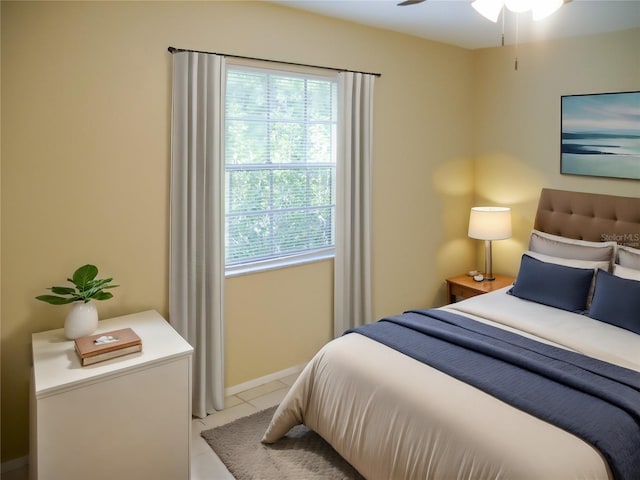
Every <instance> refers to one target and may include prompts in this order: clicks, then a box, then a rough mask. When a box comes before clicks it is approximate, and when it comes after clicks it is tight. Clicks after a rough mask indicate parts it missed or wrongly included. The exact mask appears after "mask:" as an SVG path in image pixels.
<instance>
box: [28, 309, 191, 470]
mask: <svg viewBox="0 0 640 480" xmlns="http://www.w3.org/2000/svg"><path fill="white" fill-rule="evenodd" d="M126 327H131V328H132V329H133V330H134V331H135V332H136V333H137V334H138V335H139V336H140V338H141V339H142V352H139V353H133V354H129V355H126V356H122V357H119V358H114V359H111V360H107V361H105V362H101V363H96V364H94V365H89V366H86V367H81V366H80V361H79V359H78V356H77V355H76V353H75V351H74V343H73V341H70V340H67V339H66V338H65V337H64V330H63V329H59V330H51V331H48V332H41V333H35V334H33V336H32V342H33V370H32V378H31V406H30V443H31V452H30V474H31V479H32V480H35V479H39V480H81V479H82V480H85V479H92V480H113V479H118V480H128V479H132V480H133V479H136V480H138V479H154V480H188V479H189V466H190V459H189V448H190V437H191V434H190V429H191V354H192V352H193V349H192V347H191V346H190V345H189V344H188V343H187V342H186V341H185V340H184V339H183V338H182V337H181V336H180V335H178V333H177V332H176V331H175V330H174V329H173V328H172V327H171V325H169V323H167V322H166V321H165V320H164V319H163V318H162V317H161V316H160V314H158V312H156V311H153V310H149V311H146V312H141V313H136V314H132V315H125V316H122V317H117V318H112V319H109V320H103V321H101V322H100V323H99V326H98V330H97V331H96V333H102V332H108V331H111V330H117V329H119V328H126Z"/></svg>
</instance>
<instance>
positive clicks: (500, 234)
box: [469, 207, 511, 240]
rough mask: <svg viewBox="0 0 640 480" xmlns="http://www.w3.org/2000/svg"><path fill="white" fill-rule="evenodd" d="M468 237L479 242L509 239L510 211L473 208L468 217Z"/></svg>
mask: <svg viewBox="0 0 640 480" xmlns="http://www.w3.org/2000/svg"><path fill="white" fill-rule="evenodd" d="M469 237H471V238H477V239H479V240H504V239H505V238H509V237H511V209H510V208H507V207H473V208H472V209H471V215H470V216H469Z"/></svg>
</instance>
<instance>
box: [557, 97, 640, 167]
mask: <svg viewBox="0 0 640 480" xmlns="http://www.w3.org/2000/svg"><path fill="white" fill-rule="evenodd" d="M561 112H562V113H561V121H562V138H561V148H560V152H561V153H560V172H561V173H566V174H572V175H591V176H596V177H614V178H632V179H640V92H621V93H598V94H594V95H566V96H563V97H562V99H561Z"/></svg>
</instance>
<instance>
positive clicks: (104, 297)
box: [92, 292, 113, 300]
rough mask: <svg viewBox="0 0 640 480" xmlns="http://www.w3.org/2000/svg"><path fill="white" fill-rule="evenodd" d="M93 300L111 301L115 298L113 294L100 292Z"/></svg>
mask: <svg viewBox="0 0 640 480" xmlns="http://www.w3.org/2000/svg"><path fill="white" fill-rule="evenodd" d="M92 298H93V299H94V300H109V299H110V298H113V294H112V293H109V292H98V293H96V294H95V295H94V296H93V297H92Z"/></svg>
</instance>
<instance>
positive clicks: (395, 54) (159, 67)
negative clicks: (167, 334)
mask: <svg viewBox="0 0 640 480" xmlns="http://www.w3.org/2000/svg"><path fill="white" fill-rule="evenodd" d="M1 8H2V13H1V17H2V18H1V21H2V33H1V35H2V37H1V43H2V72H3V78H2V86H1V87H2V99H1V100H2V125H3V127H4V131H3V132H2V133H3V135H2V140H3V141H2V152H1V153H2V164H1V168H2V175H1V180H2V185H1V192H2V201H1V208H2V215H1V232H2V238H1V247H2V250H1V256H0V262H1V265H0V271H1V274H2V279H3V281H2V291H1V292H0V294H1V296H2V304H1V307H0V315H1V319H2V325H1V326H2V461H7V460H10V459H13V458H17V457H20V456H23V455H26V454H27V451H28V442H27V438H28V437H27V428H28V395H27V393H28V378H29V367H30V335H31V333H33V332H37V331H41V330H46V329H51V328H59V327H61V326H62V324H63V320H64V316H65V313H66V307H53V306H50V305H46V304H43V303H40V302H37V301H36V300H34V298H33V297H34V296H36V295H38V294H41V293H43V292H44V289H45V287H48V286H50V285H52V284H54V283H57V282H60V281H63V280H64V278H66V277H67V276H68V275H70V274H71V273H72V271H73V269H75V268H76V267H77V266H79V265H81V264H83V263H87V262H91V263H95V264H96V265H98V267H99V268H100V274H101V275H109V276H111V275H112V276H114V277H115V279H116V281H117V282H118V283H119V284H120V285H121V286H120V287H119V288H118V289H116V290H114V294H115V298H114V299H113V300H110V301H108V302H104V303H102V304H100V305H99V311H100V315H101V317H102V318H106V317H109V316H114V315H120V314H125V313H129V312H133V311H139V310H143V309H149V308H153V309H157V310H158V311H160V313H162V314H164V315H166V314H167V313H168V304H167V303H168V302H167V290H168V284H167V270H168V239H167V238H168V189H169V131H170V92H171V57H170V55H169V54H168V53H167V50H166V49H167V47H168V46H169V45H172V46H176V47H185V48H195V49H202V50H210V51H217V52H224V53H235V54H240V55H247V56H257V57H265V58H271V59H280V60H285V61H294V62H295V61H299V62H303V63H313V64H318V65H328V66H339V67H348V68H351V69H362V70H365V71H374V72H381V73H382V77H381V78H379V79H378V80H377V82H376V87H375V89H376V90H375V102H376V105H375V118H374V128H375V140H374V150H375V161H374V178H373V183H374V185H373V188H374V196H373V202H374V227H373V228H374V236H373V248H374V255H375V259H374V264H373V271H374V282H373V285H374V295H375V304H374V313H375V315H376V316H381V315H384V314H389V313H397V312H399V311H401V310H403V309H405V308H409V307H419V306H425V307H426V306H431V305H437V304H441V303H443V302H444V286H443V278H445V277H446V276H449V275H453V274H456V273H458V272H459V271H462V270H465V269H466V268H467V267H468V265H469V264H470V263H472V259H473V258H474V251H473V243H472V242H470V241H469V240H468V239H467V238H466V218H465V216H466V212H467V211H468V208H469V206H470V205H471V199H472V188H473V172H472V160H471V144H472V137H471V125H472V117H471V107H472V95H473V92H472V83H471V82H472V75H471V74H472V68H473V62H472V56H473V55H472V53H471V52H469V51H466V50H463V49H459V48H456V47H451V46H446V45H442V44H437V43H433V42H429V41H425V40H420V39H416V38H412V37H409V36H403V35H399V34H396V33H392V32H387V31H382V30H378V29H373V28H365V27H361V26H357V25H354V24H350V23H347V22H340V21H336V20H331V19H328V18H324V17H319V16H314V15H310V14H306V13H302V12H297V11H295V10H290V9H287V8H283V7H280V6H276V5H271V4H267V3H254V4H250V3H245V2H229V3H227V2H193V3H187V2H179V3H171V2H159V3H153V2H141V3H124V2H113V3H94V2H71V3H56V2H42V3H36V2H15V3H14V2H6V1H3V2H2V4H1ZM332 272H333V264H332V262H320V263H316V264H311V265H307V266H301V267H295V268H291V269H285V270H278V271H273V272H268V273H262V274H258V275H251V276H245V277H235V278H232V279H230V280H229V281H228V284H227V313H228V315H227V325H226V342H227V351H226V375H227V378H226V384H227V386H232V385H236V384H239V383H242V382H245V381H248V380H250V379H253V378H256V377H260V376H262V375H266V374H268V373H272V372H275V371H279V370H282V369H285V368H288V367H290V366H293V365H298V364H300V363H302V362H305V361H307V360H308V359H309V358H310V357H311V356H312V355H313V353H315V351H316V350H317V349H318V348H319V346H320V345H322V344H323V343H324V342H326V341H327V340H328V339H329V338H330V336H331V333H330V332H331V325H332V318H331V312H332V286H331V285H332V280H331V278H332ZM400 279H401V280H400Z"/></svg>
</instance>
